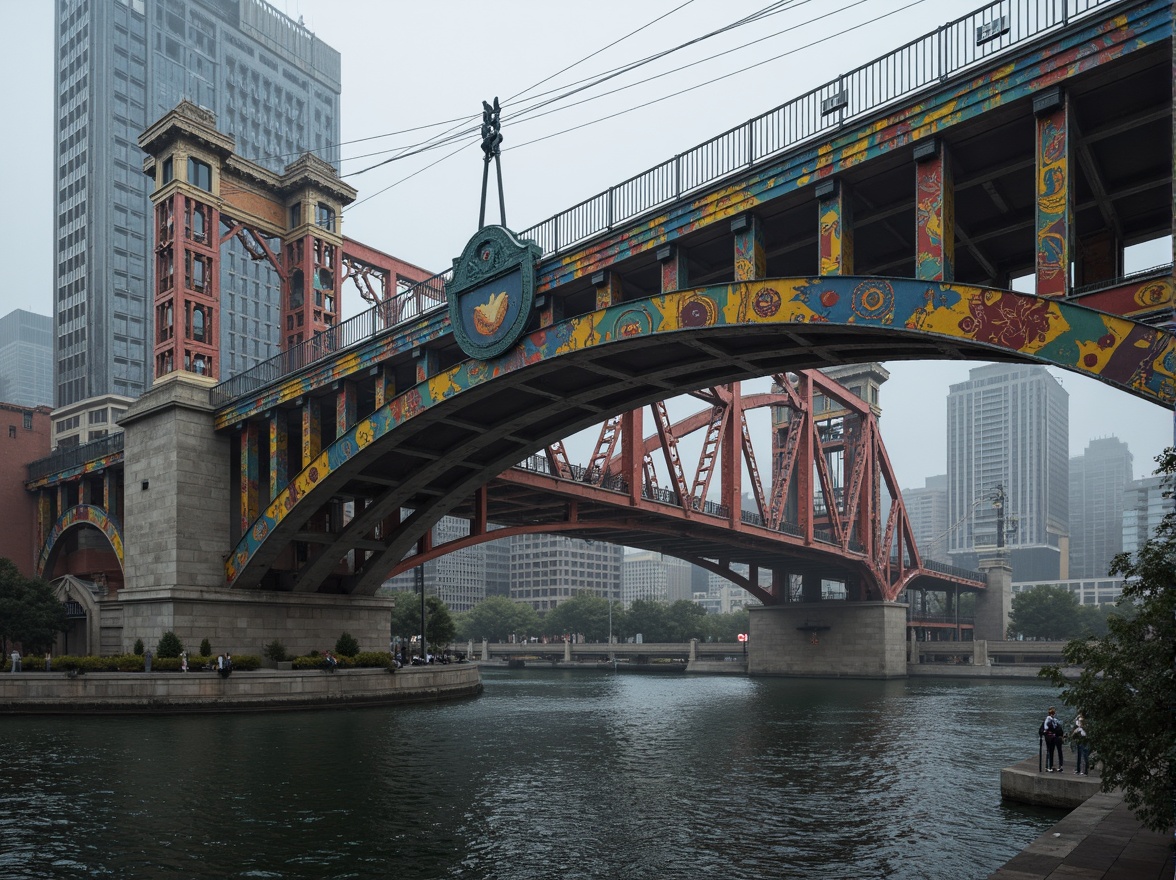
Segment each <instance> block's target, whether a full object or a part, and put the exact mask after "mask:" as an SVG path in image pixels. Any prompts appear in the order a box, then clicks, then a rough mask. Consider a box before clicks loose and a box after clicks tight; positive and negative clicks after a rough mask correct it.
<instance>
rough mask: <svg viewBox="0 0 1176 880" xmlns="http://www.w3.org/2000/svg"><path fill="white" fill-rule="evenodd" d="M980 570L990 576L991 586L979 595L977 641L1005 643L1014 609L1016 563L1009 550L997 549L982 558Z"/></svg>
mask: <svg viewBox="0 0 1176 880" xmlns="http://www.w3.org/2000/svg"><path fill="white" fill-rule="evenodd" d="M980 570H981V571H982V572H984V574H985V576H986V577H987V579H988V588H987V589H986V590H983V591H982V592H979V593H977V594H976V614H975V618H974V620H975V632H974V635H973V638H975V639H976V640H977V641H981V640H983V641H989V642H1003V641H1004V640H1005V639H1006V638H1007V635H1006V633H1007V632H1008V629H1009V614H1010V613H1011V612H1012V610H1013V566H1012V563H1011V562H1010V561H1009V555H1008V552H1007V551H1005V550H998V551H997V552H996V553H995V554H994V555H992V556H989V557H988V558H986V559H981V560H980Z"/></svg>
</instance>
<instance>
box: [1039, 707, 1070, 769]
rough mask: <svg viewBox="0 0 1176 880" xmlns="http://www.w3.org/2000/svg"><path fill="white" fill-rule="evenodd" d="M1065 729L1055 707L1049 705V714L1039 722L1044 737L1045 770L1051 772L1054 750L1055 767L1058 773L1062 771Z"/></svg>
mask: <svg viewBox="0 0 1176 880" xmlns="http://www.w3.org/2000/svg"><path fill="white" fill-rule="evenodd" d="M1065 732H1066V729H1065V728H1064V727H1063V726H1062V722H1060V721H1058V717H1057V709H1055V708H1054V707H1053V706H1050V707H1049V714H1048V715H1046V716H1045V721H1043V722H1042V723H1041V734H1042V736H1044V737H1045V750H1046V758H1045V772H1046V773H1053V772H1054V770H1055V768H1054V760H1053V758H1054V752H1057V754H1058V766H1057V768H1056V770H1057V772H1058V773H1061V772H1062V740H1063V739H1064V738H1065Z"/></svg>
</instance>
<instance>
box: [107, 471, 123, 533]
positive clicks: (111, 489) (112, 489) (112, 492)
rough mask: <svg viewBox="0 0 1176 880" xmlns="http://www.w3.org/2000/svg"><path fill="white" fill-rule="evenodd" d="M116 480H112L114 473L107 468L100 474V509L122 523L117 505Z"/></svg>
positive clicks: (120, 512)
mask: <svg viewBox="0 0 1176 880" xmlns="http://www.w3.org/2000/svg"><path fill="white" fill-rule="evenodd" d="M119 482H121V481H118V480H115V478H114V471H113V470H112V469H111V468H107V469H106V470H105V471H103V473H102V509H103V510H105V511H106V512H107V514H109V515H110V516H112V517H114V518H115V519H117V520H118V521H119V522H122V511H121V510H120V509H119V503H118V485H119Z"/></svg>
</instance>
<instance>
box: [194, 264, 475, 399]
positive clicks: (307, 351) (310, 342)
mask: <svg viewBox="0 0 1176 880" xmlns="http://www.w3.org/2000/svg"><path fill="white" fill-rule="evenodd" d="M451 274H452V270H451V269H449V270H446V271H445V272H441V273H440V274H437V275H434V276H433V277H432V278H426V279H425V280H424V281H421V282H418V283H417V284H414V285H413V286H412V287H410V288H408V289H407V290H403V291H401V292H400V293H397V294H396V295H395V296H391V297H389V298H388V299H386V300H384V301H383V302H381V303H378V304H377V305H374V306H372V307H371V308H370V309H368V310H367V311H366V312H360V313H359V314H358V315H355V316H354V317H352V318H348V319H347V320H346V321H343V322H341V323H339V324H336V325H335V326H333V327H331V328H329V329H327V330H324V331H323V332H322V333H316V334H315V335H314V336H312V337H311V338H310V339H307V340H304V341H303V342H300V343H298V344H297V345H295V346H293V347H291V348H288V349H286V350H285V351H283V352H281V353H280V354H278V355H275V356H274V357H272V358H270V359H269V360H266V361H262V362H261V363H259V364H256V365H255V366H253V367H250V368H249V369H248V370H246V371H245V372H243V373H238V374H237V375H236V376H233V377H232V378H230V379H226V380H225V381H224V382H221V383H220V384H219V385H216V386H215V387H214V388H213V389H212V393H211V400H212V405H213V406H221V405H223V404H225V403H228V402H229V401H231V400H236V399H237V398H238V397H242V396H244V395H247V394H250V393H252V392H254V391H256V390H257V389H258V388H261V387H263V386H265V385H269V384H270V383H272V382H278V381H280V380H281V379H284V378H285V377H286V376H289V375H290V374H292V373H296V372H298V371H299V370H302V369H305V368H306V367H309V366H310V365H311V364H313V363H315V362H317V361H320V360H323V359H324V358H326V357H329V356H331V355H335V354H337V353H338V352H340V351H343V350H344V349H346V348H349V347H351V346H352V345H357V344H358V343H361V342H366V341H367V340H369V339H371V338H373V337H374V336H376V335H377V334H379V333H382V332H384V331H386V330H392V329H394V328H396V327H399V326H400V325H402V324H405V323H407V322H408V321H416V320H419V319H420V318H423V317H425V316H426V315H429V314H432V313H433V312H436V311H439V310H440V309H442V308H444V307H445V306H446V299H445V283H446V282H447V281H448V280H449V278H450V275H451Z"/></svg>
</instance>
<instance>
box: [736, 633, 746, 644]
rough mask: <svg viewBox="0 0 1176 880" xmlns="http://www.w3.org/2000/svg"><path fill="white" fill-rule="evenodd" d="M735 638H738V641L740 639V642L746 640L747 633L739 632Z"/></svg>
mask: <svg viewBox="0 0 1176 880" xmlns="http://www.w3.org/2000/svg"><path fill="white" fill-rule="evenodd" d="M737 638H738V639H739V641H741V642H746V641H747V633H740V634H739V635H738V636H737Z"/></svg>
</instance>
